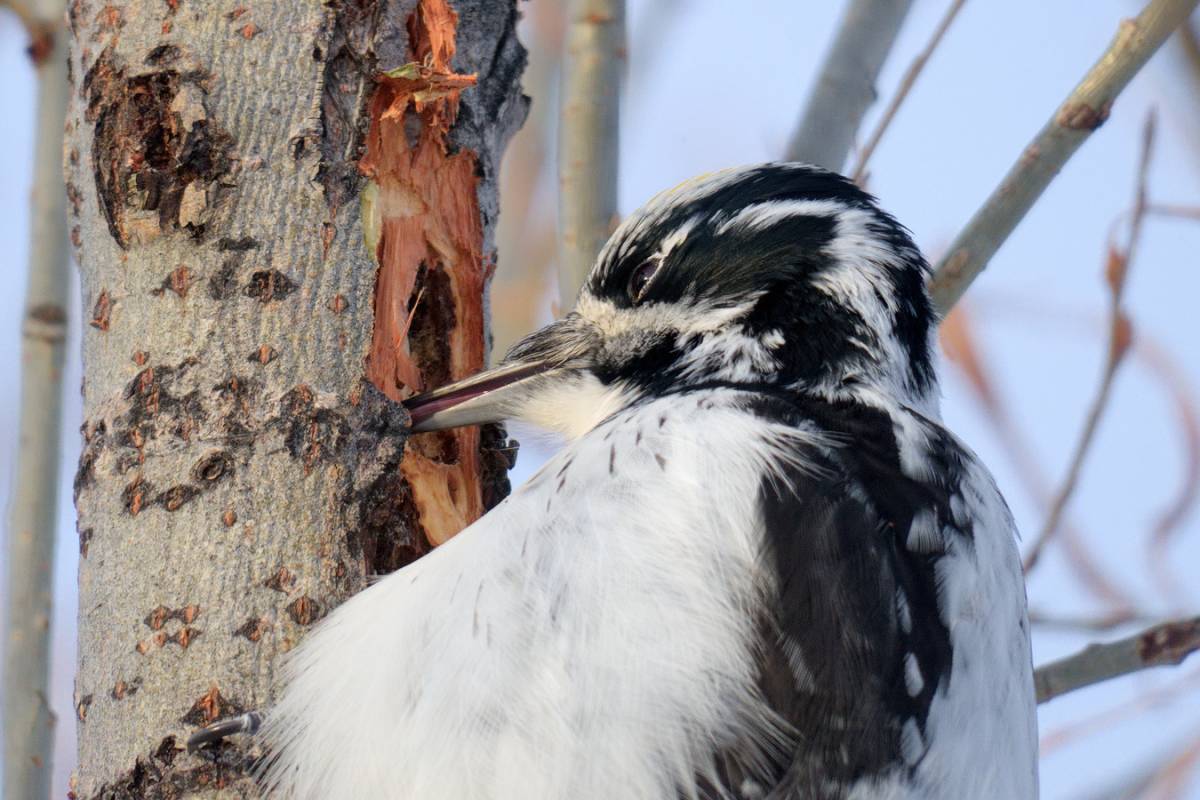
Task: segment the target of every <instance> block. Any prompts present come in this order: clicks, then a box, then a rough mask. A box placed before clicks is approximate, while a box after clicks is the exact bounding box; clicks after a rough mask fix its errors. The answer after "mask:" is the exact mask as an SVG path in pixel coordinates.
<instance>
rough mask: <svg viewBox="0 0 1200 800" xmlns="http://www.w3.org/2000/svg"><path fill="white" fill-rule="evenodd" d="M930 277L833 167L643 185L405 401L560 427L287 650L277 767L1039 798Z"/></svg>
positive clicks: (537, 793) (1014, 614)
mask: <svg viewBox="0 0 1200 800" xmlns="http://www.w3.org/2000/svg"><path fill="white" fill-rule="evenodd" d="M928 277H929V266H928V264H927V262H926V261H925V259H924V258H923V257H922V256H921V254H920V252H919V251H918V249H917V248H916V247H915V246H914V244H913V242H912V239H911V237H910V235H909V233H908V232H907V231H906V230H905V229H904V228H903V227H902V226H901V225H900V224H899V223H898V222H897V221H896V220H895V219H894V218H893V217H891V216H890V215H889V214H887V213H885V212H884V211H882V210H881V209H880V208H879V207H878V206H877V205H876V202H875V200H874V198H872V197H871V196H870V195H868V194H866V193H865V192H864V191H862V190H861V189H860V188H858V187H857V186H856V185H855V184H853V183H852V182H850V181H849V180H847V179H845V178H843V177H841V176H839V175H836V174H834V173H831V172H827V171H824V170H820V169H817V168H815V167H811V166H807V165H803V164H794V163H774V164H765V165H757V166H752V167H745V168H737V169H731V170H725V171H722V172H717V173H714V174H711V175H707V176H704V177H701V178H698V179H696V180H693V181H689V182H687V183H684V184H682V185H681V186H678V187H676V188H674V189H671V190H668V191H666V192H663V193H661V194H659V195H658V196H656V197H655V198H653V199H652V200H651V201H650V202H649V203H648V204H647V205H646V206H644V207H643V208H642V209H640V210H639V211H637V212H636V213H634V214H633V215H632V216H630V217H629V218H628V219H626V220H625V221H624V222H623V223H622V224H621V226H620V227H619V228H618V229H617V231H616V232H615V233H614V234H613V236H612V238H611V240H610V241H609V242H608V243H607V245H606V246H605V247H604V249H603V251H602V252H601V253H600V255H599V257H598V259H597V262H596V264H595V267H594V268H593V270H592V272H591V274H590V276H589V278H588V280H587V282H586V285H585V287H584V289H583V290H582V293H581V296H580V298H579V301H578V304H577V305H576V307H575V309H574V310H573V311H572V312H571V313H570V314H568V315H567V316H566V317H564V318H563V319H561V320H559V321H557V322H554V323H552V324H550V325H548V326H547V327H545V328H543V329H541V330H539V331H537V332H535V333H533V334H532V335H530V336H529V337H527V338H526V339H524V340H523V341H521V342H519V343H518V344H517V345H516V346H515V347H514V348H513V349H512V350H511V352H510V353H509V354H508V356H507V357H506V359H505V360H504V361H503V363H502V364H501V365H500V366H498V367H497V368H495V369H492V370H489V371H485V372H483V373H481V374H479V375H477V376H475V377H471V378H467V379H466V380H463V381H460V382H458V383H455V384H452V385H450V386H446V387H443V388H440V389H436V390H434V391H431V392H428V393H426V394H423V395H419V396H417V397H415V398H413V399H412V400H410V401H409V402H408V403H407V407H408V409H409V412H410V414H411V417H412V422H413V430H414V431H431V430H438V429H441V428H447V427H454V426H460V425H475V424H480V423H485V422H491V421H497V420H506V419H519V420H524V421H527V422H529V423H532V424H534V425H537V426H540V427H542V428H547V429H549V430H551V431H555V432H557V433H559V434H561V435H562V437H563V438H564V439H565V444H564V446H563V447H562V449H561V450H560V451H559V452H558V453H557V454H556V455H555V456H554V457H552V458H551V459H550V460H549V461H548V462H547V463H546V464H545V465H544V466H543V467H542V468H541V470H540V471H539V472H537V474H536V475H534V476H533V477H532V478H531V479H530V480H529V481H528V482H527V483H526V484H525V485H523V486H521V487H520V488H518V489H517V490H516V491H515V492H513V493H512V495H511V496H510V497H508V498H507V499H506V500H505V501H504V502H502V503H500V504H499V505H498V506H497V507H496V508H494V509H493V510H492V511H490V512H489V513H488V514H486V515H485V516H484V517H483V518H481V519H480V520H479V521H478V522H476V523H474V524H473V525H471V526H470V527H468V528H467V529H466V530H464V531H463V532H462V533H460V534H459V535H458V536H456V537H454V538H453V539H451V540H450V541H449V542H447V543H446V544H444V545H442V546H441V547H439V548H438V549H436V550H435V551H433V552H432V553H430V554H429V555H427V556H425V557H424V558H422V559H420V560H419V561H417V562H415V563H413V564H411V565H409V566H407V567H405V568H403V569H401V570H399V571H397V572H395V573H393V574H391V575H388V576H387V577H384V578H382V579H381V580H379V581H378V582H377V583H375V584H374V585H372V586H371V587H370V588H368V589H366V590H365V591H363V592H361V593H360V594H358V595H356V596H355V597H353V598H351V599H350V600H349V601H348V602H347V603H345V604H344V605H343V606H341V607H340V608H338V609H337V610H336V611H334V612H333V613H332V614H331V615H330V616H329V617H328V618H327V619H326V620H324V621H323V622H321V623H320V624H319V626H318V627H317V628H316V629H315V630H314V631H313V633H312V634H311V635H309V636H308V637H307V638H306V639H305V640H304V641H302V642H301V643H300V645H299V646H298V648H297V650H295V651H294V652H293V653H292V654H290V655H289V657H288V659H287V663H286V668H285V673H286V683H285V685H283V687H282V688H281V690H280V692H279V696H278V702H277V703H276V704H275V705H274V707H273V708H271V709H270V710H269V711H268V712H267V714H266V718H265V722H264V723H263V726H262V729H261V730H259V731H258V733H257V735H258V736H259V737H261V739H262V743H263V746H264V748H265V751H266V752H267V753H268V755H267V756H266V758H265V759H264V761H263V765H264V766H263V768H262V776H261V778H262V780H263V783H264V785H265V786H266V787H267V788H268V789H270V790H273V791H274V792H276V793H277V795H278V796H281V797H287V798H305V799H306V800H307V798H335V799H336V798H365V797H372V798H439V799H443V800H459V799H461V800H467V799H468V798H469V799H470V800H508V799H509V798H514V799H515V798H527V799H529V800H557V799H558V798H571V799H572V800H591V799H593V798H595V799H596V800H599V799H600V798H604V799H605V800H609V799H610V798H637V799H644V800H660V799H668V800H673V799H675V798H704V799H705V800H717V799H718V798H720V799H722V800H724V799H726V798H729V799H730V800H768V799H769V800H785V799H791V798H796V799H799V798H805V799H807V798H830V799H837V800H884V799H885V798H886V799H887V800H902V799H904V798H913V799H914V800H915V798H922V799H923V800H963V798H985V799H989V798H997V799H1003V800H1025V799H1026V798H1035V797H1036V796H1037V731H1036V721H1035V700H1034V689H1033V673H1032V665H1031V656H1030V641H1029V625H1028V617H1027V613H1026V601H1025V589H1024V584H1023V579H1022V574H1021V568H1020V562H1019V558H1018V553H1017V548H1016V542H1015V533H1016V531H1015V527H1014V523H1013V520H1012V517H1011V515H1010V513H1009V511H1008V508H1007V506H1006V505H1005V503H1004V500H1003V498H1002V497H1001V495H1000V492H999V491H998V489H997V487H996V485H995V483H994V482H993V480H992V478H991V476H990V475H989V473H988V471H987V470H986V468H985V467H984V466H983V465H982V464H981V463H980V462H979V460H978V459H977V458H976V457H975V456H974V455H973V454H972V453H971V451H970V450H968V449H967V448H966V447H965V446H964V445H963V444H962V443H961V442H960V441H959V440H958V439H957V438H955V437H954V435H953V434H951V433H950V432H949V431H948V430H946V428H944V427H943V426H942V424H941V422H940V418H939V411H938V384H937V378H936V374H935V364H934V358H935V355H934V343H933V334H934V330H935V327H936V323H937V318H936V315H935V312H934V310H933V307H932V304H931V302H930V298H929V295H928V294H927V291H926V288H925V283H926V280H927V278H928ZM257 722H258V719H257V717H255V718H253V719H251V720H248V721H247V720H243V721H240V722H234V723H224V724H225V727H226V729H227V730H234V729H244V730H250V729H253V728H255V727H257Z"/></svg>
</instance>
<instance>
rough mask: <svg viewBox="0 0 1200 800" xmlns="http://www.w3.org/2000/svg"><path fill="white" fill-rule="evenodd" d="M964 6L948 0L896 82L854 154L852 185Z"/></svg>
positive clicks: (858, 180) (960, 0) (958, 0)
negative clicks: (943, 12) (915, 55)
mask: <svg viewBox="0 0 1200 800" xmlns="http://www.w3.org/2000/svg"><path fill="white" fill-rule="evenodd" d="M966 2H967V0H952V2H951V3H950V7H949V8H947V9H946V13H945V15H943V16H942V19H941V21H940V22H938V25H937V28H935V29H934V31H933V36H931V37H930V39H929V43H928V44H927V45H925V49H924V50H922V51H921V52H920V53H918V54H917V57H916V58H914V59H913V62H912V63H911V64H909V66H908V70H907V71H906V72H905V73H904V77H903V78H902V79H901V80H900V86H899V87H898V88H897V89H896V94H895V95H894V96H893V97H892V100H891V102H889V103H888V106H887V108H886V109H884V112H883V116H881V117H880V118H879V122H878V123H877V124H876V125H875V130H874V131H872V132H871V135H870V136H869V137H867V143H866V144H864V145H863V147H862V150H861V151H860V152H859V154H858V166H856V167H855V168H854V173H853V175H852V176H851V179H852V180H853V181H854V182H855V183H862V181H863V178H864V177H865V176H866V172H867V162H868V161H870V160H871V156H872V155H874V153H875V148H877V147H879V142H880V140H882V139H883V135H884V134H885V133H887V129H888V127H889V126H890V125H891V124H892V119H893V118H894V117H895V116H896V112H897V111H899V110H900V106H901V105H902V104H903V103H904V101H905V99H907V98H908V93H909V92H911V91H912V88H913V86H914V85H915V84H916V82H917V78H919V77H921V71H922V70H924V69H925V65H926V64H927V63H929V58H930V56H932V55H933V51H934V50H937V48H938V45H939V44H941V43H942V38H943V37H944V36H945V35H946V31H948V30H950V25H951V24H952V23H953V22H954V18H955V17H957V16H958V12H959V11H961V10H962V7H963V6H964V5H965V4H966Z"/></svg>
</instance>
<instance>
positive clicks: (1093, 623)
mask: <svg viewBox="0 0 1200 800" xmlns="http://www.w3.org/2000/svg"><path fill="white" fill-rule="evenodd" d="M1152 619H1153V617H1151V616H1150V615H1149V614H1146V613H1143V612H1137V611H1114V612H1112V613H1109V614H1106V615H1104V616H1068V615H1062V614H1049V613H1046V612H1044V611H1039V610H1038V609H1035V608H1031V609H1029V622H1030V623H1031V624H1033V625H1037V626H1039V627H1043V628H1053V629H1056V630H1066V631H1089V632H1092V633H1095V632H1104V631H1111V630H1113V629H1114V628H1122V627H1125V626H1127V625H1134V624H1139V625H1147V624H1149V623H1150V621H1151V620H1152Z"/></svg>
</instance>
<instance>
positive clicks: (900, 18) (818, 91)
mask: <svg viewBox="0 0 1200 800" xmlns="http://www.w3.org/2000/svg"><path fill="white" fill-rule="evenodd" d="M911 7H912V0H850V6H849V8H847V9H846V15H845V16H844V17H843V18H842V22H841V27H840V28H839V29H838V33H837V37H836V38H835V39H834V41H833V46H832V48H831V49H830V51H829V53H828V54H827V55H826V56H825V63H824V64H823V65H822V66H821V72H820V75H818V76H817V82H816V84H815V85H814V86H813V90H812V94H811V95H810V96H809V98H808V104H807V105H806V106H805V108H804V112H803V113H802V114H801V115H800V123H799V124H798V125H797V127H796V132H795V133H794V134H793V135H792V140H791V142H789V143H788V147H787V158H788V160H790V161H807V162H808V163H810V164H816V165H817V166H820V167H825V168H826V169H831V170H835V171H836V170H840V169H841V168H842V164H843V163H844V162H845V161H846V154H847V153H849V152H850V147H851V145H853V143H854V136H855V134H856V133H857V132H858V127H859V125H861V124H862V118H863V115H864V114H866V113H867V108H868V107H870V105H871V103H873V102H875V97H876V92H875V81H876V79H877V78H878V77H879V70H880V69H881V68H882V67H883V62H884V61H885V60H886V59H887V56H888V53H889V52H890V51H891V49H892V45H893V44H895V42H896V35H897V34H898V33H899V32H900V26H901V25H903V24H904V18H905V17H906V16H908V10H909V9H910V8H911Z"/></svg>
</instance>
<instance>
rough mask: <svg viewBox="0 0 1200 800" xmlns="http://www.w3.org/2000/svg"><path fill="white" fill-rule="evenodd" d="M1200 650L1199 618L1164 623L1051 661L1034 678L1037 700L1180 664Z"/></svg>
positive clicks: (1039, 669)
mask: <svg viewBox="0 0 1200 800" xmlns="http://www.w3.org/2000/svg"><path fill="white" fill-rule="evenodd" d="M1197 650H1200V617H1192V618H1191V619H1183V620H1176V621H1174V622H1164V623H1163V624H1161V625H1155V626H1154V627H1152V628H1147V629H1146V630H1144V631H1142V632H1141V633H1137V634H1134V635H1133V636H1128V637H1126V638H1124V639H1118V640H1117V641H1115V642H1109V643H1107V644H1092V645H1088V646H1087V647H1085V648H1084V649H1083V650H1081V651H1080V652H1078V653H1076V654H1075V655H1073V656H1067V657H1066V658H1062V659H1059V660H1058V661H1051V662H1050V663H1049V664H1044V665H1042V666H1040V667H1038V668H1037V669H1036V670H1035V671H1034V674H1033V682H1034V685H1035V686H1036V687H1037V700H1038V702H1039V703H1045V702H1047V701H1049V700H1053V699H1054V698H1056V697H1059V696H1061V695H1064V694H1067V693H1068V692H1073V691H1075V690H1076V689H1082V688H1084V687H1087V686H1091V685H1093V684H1096V683H1101V682H1103V681H1107V680H1111V679H1113V678H1119V677H1120V676H1122V675H1129V674H1130V673H1134V672H1140V671H1141V670H1144V669H1150V668H1151V667H1166V666H1175V665H1178V664H1182V663H1183V661H1184V659H1186V658H1187V657H1188V656H1190V655H1191V654H1192V653H1194V652H1196V651H1197Z"/></svg>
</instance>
